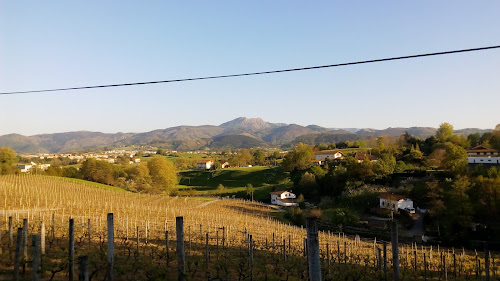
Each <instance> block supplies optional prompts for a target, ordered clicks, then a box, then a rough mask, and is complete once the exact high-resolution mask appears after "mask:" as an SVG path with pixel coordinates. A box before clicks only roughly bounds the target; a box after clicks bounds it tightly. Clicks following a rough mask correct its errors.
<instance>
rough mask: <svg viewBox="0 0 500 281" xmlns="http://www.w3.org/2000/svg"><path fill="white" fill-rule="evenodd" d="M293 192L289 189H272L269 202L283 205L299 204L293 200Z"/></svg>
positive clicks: (293, 205)
mask: <svg viewBox="0 0 500 281" xmlns="http://www.w3.org/2000/svg"><path fill="white" fill-rule="evenodd" d="M295 198H297V196H295V194H293V193H291V192H289V191H273V192H271V204H274V205H278V206H285V207H296V206H298V205H299V204H298V203H296V202H295Z"/></svg>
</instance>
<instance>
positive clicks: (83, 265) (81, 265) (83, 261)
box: [78, 256, 89, 281]
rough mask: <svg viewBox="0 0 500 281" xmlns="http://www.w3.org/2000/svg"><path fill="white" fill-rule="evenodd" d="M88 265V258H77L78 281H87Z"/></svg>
mask: <svg viewBox="0 0 500 281" xmlns="http://www.w3.org/2000/svg"><path fill="white" fill-rule="evenodd" d="M88 264H89V257H88V256H78V281H89V271H88Z"/></svg>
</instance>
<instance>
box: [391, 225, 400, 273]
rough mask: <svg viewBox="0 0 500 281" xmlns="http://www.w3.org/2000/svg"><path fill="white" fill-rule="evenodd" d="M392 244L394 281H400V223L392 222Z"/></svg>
mask: <svg viewBox="0 0 500 281" xmlns="http://www.w3.org/2000/svg"><path fill="white" fill-rule="evenodd" d="M391 243H392V266H393V271H394V280H395V281H398V280H399V248H398V223H397V222H396V221H395V220H392V221H391Z"/></svg>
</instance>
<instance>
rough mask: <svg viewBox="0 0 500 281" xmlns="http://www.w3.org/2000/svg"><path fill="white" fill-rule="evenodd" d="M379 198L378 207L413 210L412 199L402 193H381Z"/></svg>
mask: <svg viewBox="0 0 500 281" xmlns="http://www.w3.org/2000/svg"><path fill="white" fill-rule="evenodd" d="M378 198H379V199H380V208H383V209H390V210H393V211H398V210H406V211H409V212H415V209H414V208H413V200H411V199H410V198H407V197H406V196H404V195H399V194H392V193H382V194H380V195H379V197H378Z"/></svg>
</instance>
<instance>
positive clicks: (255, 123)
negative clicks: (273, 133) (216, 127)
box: [220, 117, 272, 131]
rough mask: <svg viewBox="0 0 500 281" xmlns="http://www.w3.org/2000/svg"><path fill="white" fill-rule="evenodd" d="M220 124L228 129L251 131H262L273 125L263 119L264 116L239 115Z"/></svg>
mask: <svg viewBox="0 0 500 281" xmlns="http://www.w3.org/2000/svg"><path fill="white" fill-rule="evenodd" d="M220 126H221V127H223V128H226V129H246V130H250V131H260V130H264V129H269V128H271V127H272V125H271V124H270V123H268V122H266V121H264V120H262V118H247V117H238V118H236V119H234V120H231V121H228V122H226V123H222V124H221V125H220Z"/></svg>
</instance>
